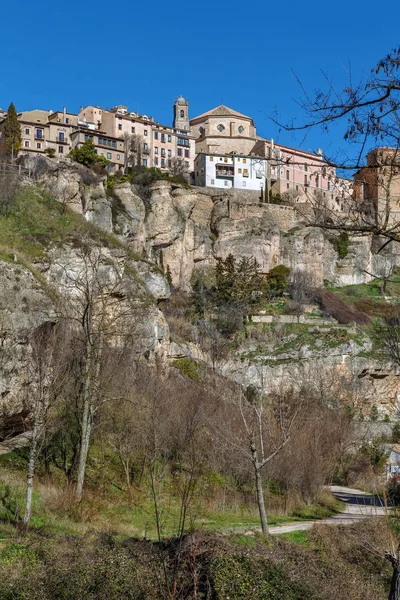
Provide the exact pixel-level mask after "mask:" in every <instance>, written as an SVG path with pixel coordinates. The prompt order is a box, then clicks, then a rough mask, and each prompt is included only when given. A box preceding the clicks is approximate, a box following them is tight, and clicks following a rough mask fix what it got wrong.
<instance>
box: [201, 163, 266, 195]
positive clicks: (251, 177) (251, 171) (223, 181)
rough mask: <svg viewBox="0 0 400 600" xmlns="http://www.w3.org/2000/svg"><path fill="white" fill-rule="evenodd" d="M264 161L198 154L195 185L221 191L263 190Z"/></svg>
mask: <svg viewBox="0 0 400 600" xmlns="http://www.w3.org/2000/svg"><path fill="white" fill-rule="evenodd" d="M265 175H266V161H265V160H263V159H260V158H255V157H250V156H235V155H225V156H224V155H221V154H220V155H218V154H217V155H209V154H199V155H198V156H197V158H196V160H195V176H194V181H195V185H199V186H205V187H214V188H221V189H230V188H236V189H243V190H261V189H265Z"/></svg>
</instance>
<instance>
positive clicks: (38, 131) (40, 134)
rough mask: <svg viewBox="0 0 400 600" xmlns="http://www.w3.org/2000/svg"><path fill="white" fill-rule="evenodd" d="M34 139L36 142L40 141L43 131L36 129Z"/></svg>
mask: <svg viewBox="0 0 400 600" xmlns="http://www.w3.org/2000/svg"><path fill="white" fill-rule="evenodd" d="M35 137H36V139H37V140H42V139H43V129H36V135H35Z"/></svg>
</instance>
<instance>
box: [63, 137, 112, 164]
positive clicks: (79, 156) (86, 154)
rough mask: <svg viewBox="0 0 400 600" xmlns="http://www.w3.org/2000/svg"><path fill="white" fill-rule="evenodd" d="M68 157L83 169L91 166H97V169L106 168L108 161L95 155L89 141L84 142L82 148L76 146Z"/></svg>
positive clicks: (92, 145) (93, 147) (91, 143)
mask: <svg viewBox="0 0 400 600" xmlns="http://www.w3.org/2000/svg"><path fill="white" fill-rule="evenodd" d="M69 156H70V157H71V158H72V159H73V160H75V161H76V162H78V163H80V164H81V165H85V167H91V166H92V165H98V166H99V167H106V166H107V165H108V160H107V159H106V158H105V157H104V156H99V155H98V154H96V148H95V146H94V144H93V142H92V141H91V140H85V141H84V142H83V144H82V146H77V147H76V148H74V149H73V150H71V152H70V153H69Z"/></svg>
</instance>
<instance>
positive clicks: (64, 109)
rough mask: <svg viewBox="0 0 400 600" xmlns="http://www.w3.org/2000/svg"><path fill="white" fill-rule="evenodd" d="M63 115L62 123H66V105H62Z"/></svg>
mask: <svg viewBox="0 0 400 600" xmlns="http://www.w3.org/2000/svg"><path fill="white" fill-rule="evenodd" d="M63 116H64V123H66V122H67V107H66V106H64V108H63Z"/></svg>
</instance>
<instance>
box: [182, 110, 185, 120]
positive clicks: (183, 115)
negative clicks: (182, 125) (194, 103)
mask: <svg viewBox="0 0 400 600" xmlns="http://www.w3.org/2000/svg"><path fill="white" fill-rule="evenodd" d="M184 117H185V111H184V110H181V119H183V118H184Z"/></svg>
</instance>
